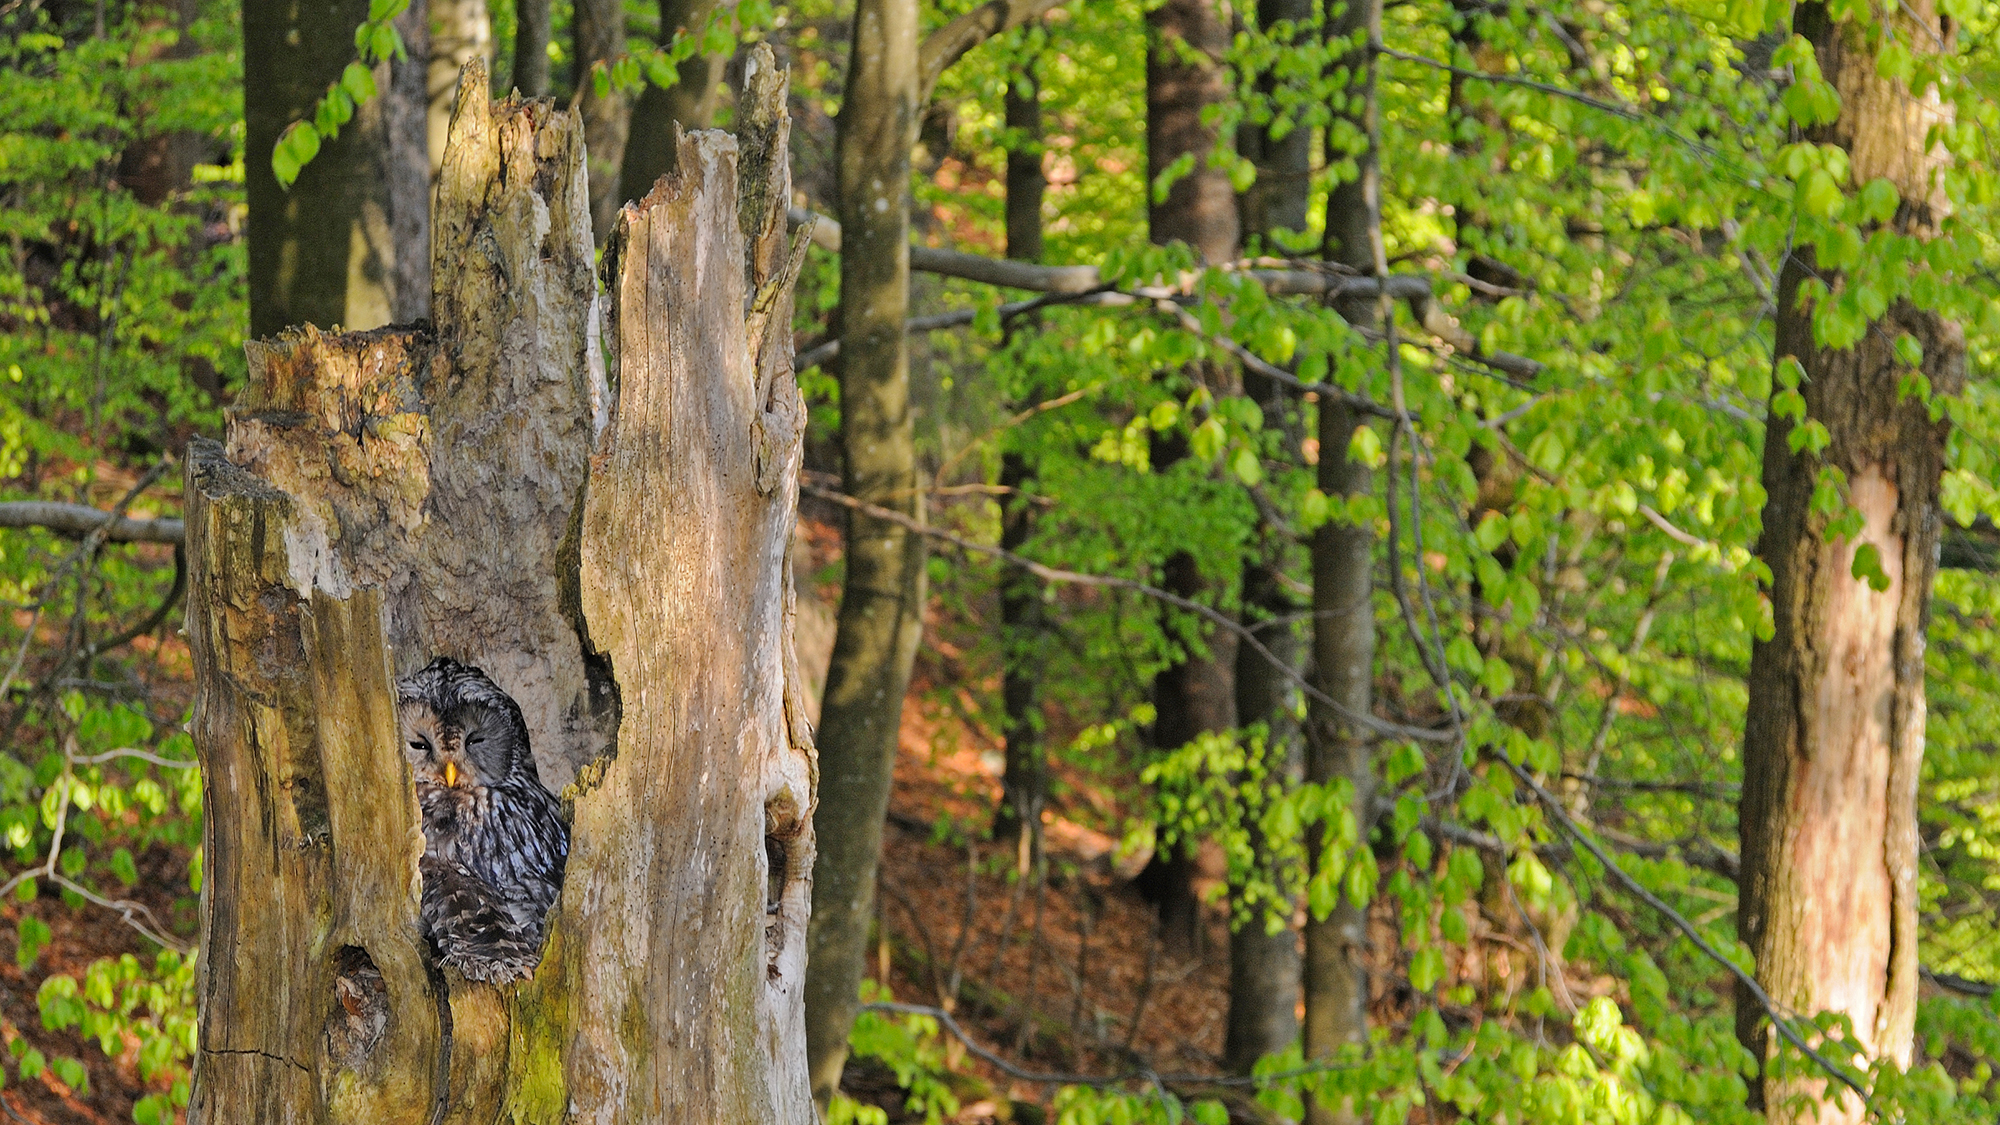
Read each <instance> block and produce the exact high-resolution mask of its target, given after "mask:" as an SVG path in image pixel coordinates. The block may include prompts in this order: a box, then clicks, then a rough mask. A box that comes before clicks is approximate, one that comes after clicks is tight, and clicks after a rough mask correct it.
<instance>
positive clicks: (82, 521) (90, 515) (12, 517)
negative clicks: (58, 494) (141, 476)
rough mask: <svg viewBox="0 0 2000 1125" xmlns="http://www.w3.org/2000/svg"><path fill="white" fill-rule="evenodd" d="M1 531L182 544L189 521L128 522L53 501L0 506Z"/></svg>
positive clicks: (100, 510)
mask: <svg viewBox="0 0 2000 1125" xmlns="http://www.w3.org/2000/svg"><path fill="white" fill-rule="evenodd" d="M161 463H162V464H166V462H161ZM0 527H39V528H45V529H47V530H49V531H52V532H55V533H56V534H57V535H64V536H68V537H69V538H72V539H76V538H81V537H83V536H85V535H89V534H91V533H92V532H98V531H101V532H103V533H104V534H103V537H102V539H101V540H100V542H107V543H180V542H183V541H184V540H186V538H187V521H186V520H177V519H144V520H135V519H128V518H126V517H125V516H122V515H118V514H116V513H113V512H107V511H104V510H102V509H100V508H93V507H91V506H90V505H88V504H64V503H61V502H58V501H54V500H13V501H9V502H7V503H4V504H0Z"/></svg>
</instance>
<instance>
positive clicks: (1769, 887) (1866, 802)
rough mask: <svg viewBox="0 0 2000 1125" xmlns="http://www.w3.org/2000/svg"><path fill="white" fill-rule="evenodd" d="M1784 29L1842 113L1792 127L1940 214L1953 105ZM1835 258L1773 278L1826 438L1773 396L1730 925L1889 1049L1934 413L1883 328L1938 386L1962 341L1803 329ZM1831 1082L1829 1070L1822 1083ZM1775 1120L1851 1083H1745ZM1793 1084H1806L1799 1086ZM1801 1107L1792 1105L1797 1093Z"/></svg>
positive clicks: (1895, 308) (1801, 27)
mask: <svg viewBox="0 0 2000 1125" xmlns="http://www.w3.org/2000/svg"><path fill="white" fill-rule="evenodd" d="M1885 18H1886V19H1888V20H1889V21H1890V22H1891V24H1892V25H1893V26H1894V29H1895V31H1896V35H1897V38H1898V39H1899V40H1902V41H1905V42H1908V43H1910V44H1911V46H1912V49H1913V50H1917V51H1936V50H1938V49H1939V46H1940V44H1942V43H1945V42H1948V40H1947V39H1945V38H1944V37H1946V36H1949V35H1950V34H1951V31H1950V23H1951V21H1949V20H1944V19H1941V18H1940V17H1939V15H1938V14H1937V10H1936V8H1935V6H1934V5H1933V4H1931V3H1929V2H1928V0H1916V2H1915V3H1913V4H1911V5H1907V6H1906V7H1905V8H1904V9H1903V10H1902V11H1901V12H1899V13H1893V14H1891V15H1890V16H1888V17H1885ZM1793 30H1794V31H1795V32H1797V33H1798V34H1799V35H1802V36H1804V37H1805V38H1806V39H1807V40H1808V41H1809V42H1811V43H1812V45H1813V48H1814V50H1815V51H1816V52H1817V54H1818V56H1819V63H1820V68H1821V70H1822V72H1823V73H1824V74H1825V75H1826V78H1827V80H1828V81H1830V82H1832V83H1833V85H1834V87H1835V88H1836V89H1837V90H1838V91H1839V93H1840V100H1841V106H1840V117H1839V119H1838V120H1836V121H1835V122H1834V123H1833V124H1832V125H1827V126H1821V127H1818V128H1815V129H1813V130H1810V131H1809V133H1808V139H1809V140H1812V141H1815V142H1817V143H1820V144H1825V145H1838V146H1839V147H1841V148H1843V149H1845V150H1846V151H1847V153H1848V155H1849V159H1850V161H1851V164H1852V170H1853V177H1852V178H1853V182H1855V183H1857V184H1865V183H1868V182H1869V181H1871V180H1873V179H1875V178H1877V177H1885V178H1887V179H1888V180H1889V181H1890V182H1891V183H1893V184H1895V186H1896V188H1897V190H1898V191H1899V192H1900V193H1901V195H1902V200H1903V202H1902V205H1901V207H1900V208H1899V209H1898V211H1897V214H1896V217H1895V218H1894V219H1893V220H1892V224H1893V225H1894V227H1895V228H1896V229H1897V230H1899V231H1900V232H1901V233H1904V234H1910V235H1915V236H1918V237H1923V236H1926V235H1928V234H1930V233H1931V232H1933V231H1935V230H1936V229H1937V226H1938V224H1939V223H1940V222H1942V221H1943V219H1944V217H1945V208H1946V202H1945V198H1944V194H1943V190H1942V187H1941V185H1940V184H1939V183H1938V182H1937V173H1938V171H1939V170H1940V169H1941V167H1942V164H1943V160H1944V157H1943V153H1942V152H1941V151H1940V150H1936V149H1932V148H1931V147H1930V145H1929V143H1928V140H1927V134H1929V132H1930V131H1931V130H1933V129H1936V128H1937V127H1938V126H1939V123H1940V122H1942V121H1949V120H1950V114H1951V110H1950V108H1949V106H1948V105H1945V104H1941V103H1940V102H1939V100H1938V98H1937V96H1936V92H1935V89H1933V90H1932V91H1931V92H1930V93H1929V94H1927V95H1925V96H1922V97H1914V96H1912V95H1911V93H1910V92H1909V90H1908V89H1906V88H1905V87H1904V86H1903V85H1902V84H1901V83H1896V82H1892V81H1888V80H1885V79H1883V78H1880V77H1878V75H1877V73H1876V68H1875V52H1874V50H1873V48H1872V47H1871V46H1870V45H1869V40H1868V37H1867V36H1868V32H1867V31H1866V29H1864V28H1861V27H1858V26H1854V25H1842V24H1838V23H1835V22H1833V20H1832V19H1831V18H1830V16H1829V14H1828V12H1827V9H1826V7H1825V6H1824V5H1822V4H1818V3H1808V4H1803V5H1801V6H1800V7H1799V8H1798V10H1797V12H1796V13H1795V15H1794V17H1793ZM1815 277H1816V278H1823V279H1824V280H1825V281H1826V282H1827V283H1828V284H1829V285H1832V286H1834V287H1835V288H1836V290H1837V289H1838V288H1839V286H1840V284H1841V281H1842V279H1841V278H1840V277H1839V275H1838V274H1837V273H1836V272H1835V271H1832V270H1824V269H1819V268H1816V263H1815V260H1814V255H1813V254H1812V252H1811V250H1810V249H1801V250H1796V251H1794V252H1793V254H1792V256H1791V259H1790V262H1789V264H1788V265H1787V266H1786V267H1785V270H1784V272H1783V274H1782V276H1781V279H1780V284H1779V290H1780V291H1779V297H1778V333H1777V353H1776V354H1777V355H1778V356H1779V358H1780V362H1783V361H1784V359H1785V358H1786V357H1795V358H1796V359H1797V360H1798V362H1799V364H1800V365H1801V367H1803V369H1804V378H1803V379H1801V380H1800V381H1799V387H1798V389H1799V391H1800V393H1801V394H1803V395H1804V397H1805V409H1806V417H1807V418H1808V419H1810V420H1812V421H1815V422H1818V423H1820V424H1821V425H1823V426H1825V427H1826V431H1827V434H1828V436H1829V437H1830V439H1831V440H1830V441H1829V442H1828V444H1827V445H1826V447H1825V448H1824V449H1823V450H1821V451H1820V453H1819V454H1818V455H1817V456H1815V455H1814V454H1812V453H1810V452H1806V451H1799V452H1794V451H1793V450H1792V447H1791V442H1790V437H1791V435H1792V433H1793V430H1794V428H1795V423H1794V422H1792V421H1791V420H1790V419H1787V418H1784V417H1781V416H1780V415H1779V413H1778V411H1777V410H1776V409H1773V410H1772V411H1771V412H1770V422H1769V426H1768V429H1767V431H1766V433H1765V438H1764V489H1765V492H1766V494H1767V496H1768V499H1767V500H1766V501H1765V506H1764V530H1763V534H1762V537H1761V538H1760V539H1759V540H1758V545H1757V553H1758V556H1759V557H1760V558H1762V559H1763V560H1764V562H1765V564H1766V565H1768V566H1769V567H1770V568H1771V617H1772V624H1773V627H1774V628H1773V633H1772V636H1771V639H1770V640H1768V641H1760V642H1758V643H1757V645H1756V648H1755V650H1754V651H1753V653H1752V656H1751V661H1750V681H1749V689H1750V698H1749V711H1748V719H1747V721H1746V723H1745V729H1744V737H1743V796H1742V804H1741V813H1740V819H1739V823H1740V829H1739V830H1740V832H1741V835H1742V844H1743V852H1742V855H1743V868H1742V872H1743V874H1742V880H1741V895H1742V897H1741V899H1740V901H1739V905H1738V925H1739V927H1740V929H1741V933H1742V936H1743V940H1744V941H1745V942H1747V943H1748V944H1749V946H1750V949H1751V951H1752V952H1753V953H1754V954H1755V955H1756V958H1757V979H1758V981H1759V983H1761V984H1762V985H1763V987H1764V990H1765V991H1766V992H1768V993H1769V994H1770V996H1771V999H1772V1000H1773V1001H1775V1002H1776V1003H1777V1004H1778V1005H1779V1006H1780V1008H1781V1009H1782V1010H1787V1011H1791V1012H1798V1013H1803V1014H1811V1013H1815V1012H1822V1011H1830V1012H1837V1013H1840V1014H1842V1015H1845V1016H1847V1017H1848V1019H1849V1020H1851V1021H1852V1023H1853V1029H1854V1034H1855V1037H1856V1038H1857V1039H1858V1040H1859V1041H1860V1043H1861V1045H1862V1046H1863V1047H1864V1048H1865V1050H1866V1052H1867V1054H1868V1055H1869V1056H1872V1057H1874V1058H1880V1059H1886V1060H1888V1061H1891V1062H1894V1063H1896V1064H1898V1065H1908V1063H1909V1061H1910V1055H1911V1046H1912V1044H1911V1037H1912V1032H1913V1027H1914V1022H1915V1018H1916V1001H1917V820H1916V816H1917V807H1916V799H1917V778H1918V773H1919V771H1920V769H1921V767H1922V763H1923V752H1924V625H1925V619H1926V617H1927V615H1928V612H1929V603H1930V594H1931V581H1932V578H1933V577H1934V575H1935V569H1936V565H1937V551H1938V542H1939V533H1940V532H1939V529H1940V516H1939V512H1938V484H1939V477H1940V474H1941V473H1942V470H1943V466H1944V452H1945V436H1946V432H1947V424H1946V423H1945V422H1942V421H1935V420H1933V419H1932V418H1931V415H1930V412H1929V409H1928V408H1927V406H1926V404H1925V403H1924V402H1923V401H1922V400H1921V399H1920V398H1918V397H1915V396H1906V395H1905V394H1903V393H1902V386H1903V382H1904V380H1905V379H1906V378H1907V377H1908V376H1909V375H1911V374H1912V373H1913V369H1911V368H1910V367H1908V366H1906V365H1905V364H1903V363H1901V362H1899V361H1898V360H1897V358H1896V356H1895V353H1894V343H1895V341H1896V340H1897V339H1898V338H1899V337H1901V336H1903V335H1905V334H1907V335H1909V336H1912V337H1914V338H1915V340H1916V341H1917V342H1918V343H1919V344H1921V345H1922V346H1923V360H1922V364H1921V367H1920V369H1917V370H1920V372H1921V374H1922V375H1923V376H1925V377H1926V378H1928V379H1929V381H1930V385H1931V387H1932V389H1933V390H1934V391H1935V392H1937V393H1939V394H1951V393H1954V392H1956V391H1957V390H1959V389H1960V388H1961V387H1962V386H1963V385H1964V382H1965V338H1964V334H1963V332H1962V331H1961V330H1960V329H1959V327H1958V326H1957V325H1955V324H1952V323H1950V322H1948V321H1945V320H1943V319H1941V318H1940V317H1938V316H1937V315H1935V314H1933V313H1928V312H1924V311H1921V310H1918V309H1916V308H1914V307H1912V306H1911V305H1909V304H1908V303H1905V302H1898V303H1896V304H1893V305H1891V306H1890V308H1889V310H1888V312H1887V314H1886V315H1885V316H1884V317H1882V318H1881V319H1880V320H1878V321H1877V322H1876V323H1875V324H1873V325H1871V326H1870V329H1869V331H1868V332H1867V334H1866V335H1865V336H1863V338H1862V339H1861V341H1860V342H1859V343H1857V344H1856V345H1855V346H1854V347H1852V348H1850V349H1844V350H1833V349H1828V348H1823V347H1820V346H1819V345H1818V344H1817V343H1816V342H1815V340H1814V337H1813V329H1812V314H1813V309H1812V306H1811V304H1807V305H1806V306H1805V307H1803V308H1801V307H1800V303H1799V295H1800V291H1801V286H1802V285H1803V284H1804V283H1805V281H1806V280H1807V279H1808V278H1815ZM1827 467H1831V468H1834V469H1837V470H1839V471H1840V472H1841V473H1842V474H1844V475H1845V478H1846V484H1845V487H1844V488H1843V489H1842V493H1843V495H1844V497H1845V499H1846V501H1847V503H1848V504H1850V505H1852V506H1853V507H1854V508H1856V509H1858V510H1859V511H1860V513H1861V515H1862V517H1863V520H1864V525H1863V527H1862V530H1861V532H1860V534H1859V535H1858V536H1856V537H1854V538H1845V537H1836V536H1831V535H1829V534H1828V533H1827V517H1826V516H1825V515H1823V514H1819V513H1815V512H1814V511H1813V510H1812V496H1813V490H1814V487H1815V485H1816V483H1817V481H1818V479H1819V476H1820V473H1821V471H1822V469H1823V468H1827ZM1864 544H1865V545H1870V546H1873V547H1874V548H1875V549H1876V550H1877V551H1878V552H1879V553H1880V559H1881V571H1882V573H1883V574H1885V575H1886V576H1887V578H1888V585H1887V588H1886V589H1882V590H1875V589H1872V588H1871V587H1870V585H1869V584H1868V583H1867V582H1866V581H1864V580H1863V579H1861V578H1857V577H1855V576H1854V574H1853V564H1854V560H1855V557H1856V552H1857V551H1858V550H1860V549H1861V548H1862V547H1863V545H1864ZM1736 1025H1737V1033H1738V1035H1739V1036H1740V1037H1741V1038H1742V1039H1743V1041H1744V1043H1745V1044H1746V1045H1747V1046H1749V1047H1750V1048H1751V1050H1752V1051H1754V1052H1755V1053H1756V1054H1757V1055H1758V1056H1759V1057H1760V1058H1762V1057H1768V1055H1769V1054H1770V1053H1771V1052H1772V1051H1774V1050H1775V1049H1776V1047H1775V1046H1774V1041H1775V1039H1776V1036H1775V1035H1774V1034H1773V1033H1772V1032H1771V1029H1770V1026H1769V1022H1768V1020H1766V1019H1765V1017H1764V1012H1763V1010H1762V1009H1761V1007H1759V1006H1758V1005H1757V1004H1756V1002H1755V1001H1754V1000H1753V999H1751V998H1750V997H1748V996H1745V995H1742V994H1740V993H1739V995H1738V997H1737V1005H1736ZM1827 1086H1831V1089H1824V1087H1827ZM1759 1093H1760V1095H1761V1096H1760V1097H1758V1098H1757V1101H1758V1102H1759V1103H1760V1104H1761V1105H1762V1106H1763V1107H1764V1108H1765V1109H1766V1110H1767V1112H1768V1113H1769V1114H1770V1119H1771V1120H1772V1121H1773V1122H1792V1121H1801V1122H1803V1121H1811V1120H1814V1114H1815V1112H1817V1120H1818V1121H1819V1122H1820V1123H1821V1125H1835V1123H1839V1122H1859V1121H1861V1120H1862V1119H1863V1117H1864V1115H1865V1110H1864V1108H1863V1107H1862V1106H1861V1104H1860V1103H1859V1100H1858V1099H1856V1098H1854V1097H1853V1096H1852V1095H1847V1094H1844V1092H1842V1091H1841V1090H1840V1087H1838V1086H1837V1085H1833V1084H1830V1083H1826V1082H1824V1081H1823V1079H1821V1078H1817V1077H1815V1078H1808V1079H1793V1080H1789V1081H1783V1082H1780V1081H1776V1080H1771V1079H1767V1080H1765V1081H1764V1082H1763V1083H1762V1084H1761V1091H1759ZM1801 1098H1803V1101H1801V1100H1800V1099H1801ZM1802 1107H1803V1108H1802Z"/></svg>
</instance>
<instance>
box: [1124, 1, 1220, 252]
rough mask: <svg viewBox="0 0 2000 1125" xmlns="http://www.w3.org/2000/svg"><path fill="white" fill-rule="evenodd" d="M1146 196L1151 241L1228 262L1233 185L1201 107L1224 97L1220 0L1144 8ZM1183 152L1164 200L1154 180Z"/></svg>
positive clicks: (1174, 3) (1216, 102)
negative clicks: (1187, 166)
mask: <svg viewBox="0 0 2000 1125" xmlns="http://www.w3.org/2000/svg"><path fill="white" fill-rule="evenodd" d="M1146 27H1147V31H1148V35H1147V38H1148V39H1149V40H1150V43H1149V44H1148V49H1147V51H1146V181H1147V184H1148V188H1147V195H1146V199H1147V201H1148V208H1147V224H1148V228H1149V229H1150V230H1151V232H1152V236H1153V241H1154V242H1159V243H1167V242H1174V241H1180V242H1185V243H1187V244H1188V245H1189V246H1192V247H1193V248H1194V250H1195V252H1196V253H1197V254H1199V255H1201V257H1202V260H1204V261H1208V262H1226V261H1228V260H1230V259H1231V258H1234V257H1235V256H1236V250H1237V245H1238V237H1237V236H1238V231H1239V228H1238V226H1237V217H1236V190H1235V188H1234V187H1232V186H1231V184H1230V182H1229V171H1228V169H1227V168H1225V167H1217V166H1212V164H1211V162H1210V161H1209V159H1208V157H1209V154H1210V153H1212V152H1214V151H1215V141H1216V131H1215V127H1214V126H1213V125H1211V124H1209V123H1207V122H1205V121H1203V120H1202V111H1203V110H1206V109H1207V108H1208V107H1210V106H1214V105H1220V104H1221V103H1222V102H1223V100H1224V99H1226V98H1227V97H1228V96H1229V82H1228V72H1227V70H1226V69H1225V68H1224V67H1223V65H1222V56H1223V55H1224V53H1226V52H1227V51H1228V50H1229V17H1228V12H1227V9H1226V8H1223V7H1220V6H1218V4H1217V0H1167V2H1166V3H1164V4H1162V5H1160V6H1159V7H1158V8H1155V9H1153V10H1152V11H1150V12H1148V13H1146ZM1183 157H1192V158H1193V161H1194V166H1193V168H1192V169H1191V170H1189V171H1188V172H1187V174H1186V175H1184V176H1181V177H1180V178H1179V179H1177V180H1175V181H1174V184H1173V186H1172V187H1171V188H1170V189H1168V191H1167V197H1166V199H1164V200H1159V201H1155V199H1156V197H1155V196H1154V194H1153V189H1152V186H1151V185H1153V184H1154V183H1157V182H1158V180H1159V177H1160V175H1161V173H1163V172H1165V171H1167V170H1168V169H1169V168H1172V167H1174V166H1175V165H1176V164H1177V163H1178V162H1179V161H1180V160H1181V159H1182V158H1183Z"/></svg>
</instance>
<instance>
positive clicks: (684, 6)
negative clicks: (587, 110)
mask: <svg viewBox="0 0 2000 1125" xmlns="http://www.w3.org/2000/svg"><path fill="white" fill-rule="evenodd" d="M714 13H715V0H660V42H661V43H666V42H668V41H670V40H671V39H672V38H673V36H674V32H675V31H677V30H680V29H683V28H685V29H687V30H688V31H689V33H691V34H694V35H700V34H701V29H702V28H703V27H705V26H707V24H708V19H709V17H710V16H711V15H713V14H714ZM728 61H729V60H728V59H726V58H724V57H723V56H721V55H703V54H695V55H692V56H690V57H689V58H687V59H685V60H683V61H682V62H681V65H680V68H679V74H680V80H679V81H677V82H675V83H674V84H673V85H672V86H669V87H667V88H665V89H661V88H660V87H658V86H655V85H653V84H652V83H650V82H649V83H647V84H646V88H645V90H644V91H642V92H641V93H640V94H639V102H638V104H637V105H634V106H633V107H632V124H631V131H630V135H628V136H627V137H626V139H625V160H624V163H623V165H622V166H621V167H620V169H619V172H618V194H619V195H620V196H622V197H623V198H626V199H637V198H639V197H640V196H642V195H644V194H646V193H647V192H649V191H651V190H652V189H653V181H655V180H657V179H659V178H660V177H661V176H662V175H665V174H666V173H667V172H669V171H672V170H673V163H674V151H675V149H674V130H675V129H677V128H678V129H680V130H681V131H683V132H687V131H691V130H695V129H706V128H708V126H709V123H710V122H711V121H713V120H714V119H715V103H716V92H717V91H718V90H719V89H720V88H721V84H722V64H723V63H725V62H728Z"/></svg>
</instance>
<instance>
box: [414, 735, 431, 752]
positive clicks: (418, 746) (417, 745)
mask: <svg viewBox="0 0 2000 1125" xmlns="http://www.w3.org/2000/svg"><path fill="white" fill-rule="evenodd" d="M430 748H431V744H430V743H428V742H425V741H424V740H423V739H421V738H420V739H417V740H416V741H414V742H411V743H410V749H412V750H429V749H430Z"/></svg>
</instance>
